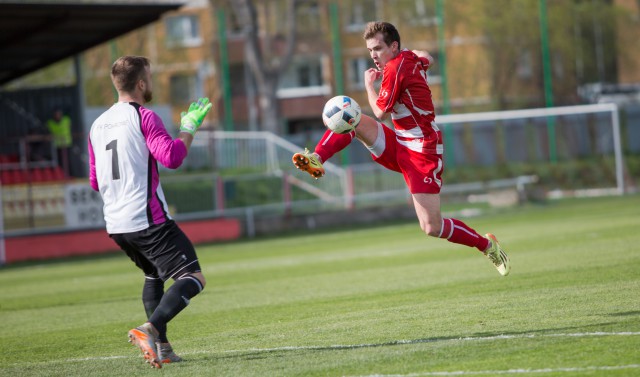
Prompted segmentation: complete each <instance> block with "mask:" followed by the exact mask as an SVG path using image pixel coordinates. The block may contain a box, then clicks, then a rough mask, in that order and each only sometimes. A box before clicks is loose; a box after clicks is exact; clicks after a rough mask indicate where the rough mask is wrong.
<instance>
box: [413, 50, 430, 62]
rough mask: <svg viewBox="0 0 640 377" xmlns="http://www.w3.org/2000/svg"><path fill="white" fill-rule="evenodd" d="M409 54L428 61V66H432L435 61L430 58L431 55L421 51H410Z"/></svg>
mask: <svg viewBox="0 0 640 377" xmlns="http://www.w3.org/2000/svg"><path fill="white" fill-rule="evenodd" d="M411 52H413V53H414V54H416V56H418V57H419V58H426V59H427V60H429V64H433V61H434V60H435V59H434V58H433V56H431V54H429V53H428V52H426V51H422V50H411Z"/></svg>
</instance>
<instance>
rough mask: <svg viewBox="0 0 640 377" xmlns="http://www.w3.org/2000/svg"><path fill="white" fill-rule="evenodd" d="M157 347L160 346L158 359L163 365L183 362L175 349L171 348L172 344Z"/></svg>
mask: <svg viewBox="0 0 640 377" xmlns="http://www.w3.org/2000/svg"><path fill="white" fill-rule="evenodd" d="M156 345H157V346H158V359H160V361H161V362H162V363H163V364H169V363H179V362H181V361H182V358H181V357H180V356H178V355H176V353H175V352H173V347H171V344H170V343H156Z"/></svg>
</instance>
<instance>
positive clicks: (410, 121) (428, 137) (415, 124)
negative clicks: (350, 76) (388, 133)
mask: <svg viewBox="0 0 640 377" xmlns="http://www.w3.org/2000/svg"><path fill="white" fill-rule="evenodd" d="M428 68H429V60H428V59H426V58H421V57H418V56H417V55H416V54H414V53H413V52H411V51H409V50H406V49H403V50H402V51H400V53H399V54H398V55H397V56H396V57H395V58H393V59H392V60H390V61H389V62H387V64H386V65H385V67H384V70H383V72H382V73H383V75H382V83H381V86H380V92H379V93H378V99H377V101H376V105H377V106H378V107H379V108H380V109H381V110H382V111H384V112H385V113H391V121H392V122H393V125H394V128H395V132H396V138H397V140H398V143H400V144H401V145H403V146H405V147H407V148H409V149H411V150H414V151H416V152H420V153H436V154H442V153H443V146H442V134H441V132H440V130H439V129H438V126H437V125H436V123H435V111H434V107H433V100H432V98H431V89H430V88H429V85H428V83H427V69H428Z"/></svg>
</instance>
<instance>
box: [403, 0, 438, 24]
mask: <svg viewBox="0 0 640 377" xmlns="http://www.w3.org/2000/svg"><path fill="white" fill-rule="evenodd" d="M396 3H397V4H396V5H395V6H394V8H395V9H396V11H397V13H398V15H399V16H400V21H401V23H402V24H408V25H412V26H429V25H436V23H437V18H436V0H409V1H406V0H398V1H397V2H396Z"/></svg>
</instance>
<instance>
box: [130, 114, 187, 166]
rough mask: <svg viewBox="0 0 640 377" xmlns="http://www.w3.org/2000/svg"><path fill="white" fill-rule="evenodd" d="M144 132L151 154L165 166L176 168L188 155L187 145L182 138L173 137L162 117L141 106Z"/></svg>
mask: <svg viewBox="0 0 640 377" xmlns="http://www.w3.org/2000/svg"><path fill="white" fill-rule="evenodd" d="M140 115H141V116H142V134H143V135H144V137H145V139H146V140H147V147H149V151H151V155H153V157H154V158H155V159H156V160H157V161H158V162H160V163H161V164H162V165H163V166H165V167H167V168H169V169H176V168H178V167H179V166H180V165H182V161H184V159H185V157H187V147H186V146H185V145H184V143H183V142H182V140H180V139H175V140H174V139H173V138H172V137H171V135H169V133H168V132H167V130H166V129H165V128H164V124H163V123H162V119H160V117H159V116H158V115H157V114H156V113H154V112H153V111H151V110H149V109H146V108H144V107H140Z"/></svg>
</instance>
